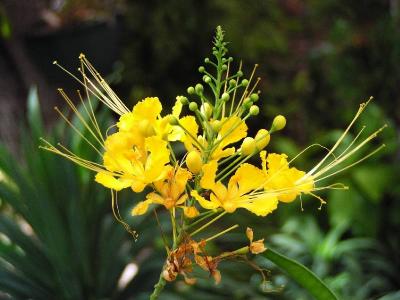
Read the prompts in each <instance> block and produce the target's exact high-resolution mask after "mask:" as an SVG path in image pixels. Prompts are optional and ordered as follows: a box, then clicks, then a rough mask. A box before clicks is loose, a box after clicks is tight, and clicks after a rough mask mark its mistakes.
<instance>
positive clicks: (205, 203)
mask: <svg viewBox="0 0 400 300" xmlns="http://www.w3.org/2000/svg"><path fill="white" fill-rule="evenodd" d="M190 195H191V196H192V197H193V198H195V199H196V200H197V201H198V202H199V204H200V205H201V206H202V207H203V208H205V209H215V208H218V207H219V205H218V204H217V203H215V202H211V201H209V200H206V199H204V198H203V197H202V196H200V195H199V193H198V192H197V191H195V190H193V191H192V192H191V193H190Z"/></svg>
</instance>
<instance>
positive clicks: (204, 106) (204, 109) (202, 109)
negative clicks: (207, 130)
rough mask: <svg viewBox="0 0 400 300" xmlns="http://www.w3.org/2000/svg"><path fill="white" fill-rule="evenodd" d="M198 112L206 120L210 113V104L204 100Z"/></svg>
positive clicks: (211, 110)
mask: <svg viewBox="0 0 400 300" xmlns="http://www.w3.org/2000/svg"><path fill="white" fill-rule="evenodd" d="M200 112H201V113H202V115H203V116H204V117H205V118H206V119H207V120H208V119H209V118H210V117H211V115H212V112H213V109H212V107H211V105H210V104H208V103H207V102H206V103H204V104H202V105H201V107H200Z"/></svg>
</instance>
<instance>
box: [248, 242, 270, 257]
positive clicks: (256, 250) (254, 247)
mask: <svg viewBox="0 0 400 300" xmlns="http://www.w3.org/2000/svg"><path fill="white" fill-rule="evenodd" d="M265 250H267V248H266V247H265V245H264V239H262V240H258V241H255V242H252V243H250V252H251V253H253V254H260V253H263V252H264V251H265Z"/></svg>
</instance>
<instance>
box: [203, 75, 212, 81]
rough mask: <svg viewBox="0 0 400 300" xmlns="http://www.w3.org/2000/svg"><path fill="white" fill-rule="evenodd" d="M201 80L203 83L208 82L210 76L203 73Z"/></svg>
mask: <svg viewBox="0 0 400 300" xmlns="http://www.w3.org/2000/svg"><path fill="white" fill-rule="evenodd" d="M203 81H204V82H205V83H210V82H211V78H210V76H207V75H204V76H203Z"/></svg>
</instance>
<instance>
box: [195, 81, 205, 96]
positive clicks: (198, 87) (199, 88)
mask: <svg viewBox="0 0 400 300" xmlns="http://www.w3.org/2000/svg"><path fill="white" fill-rule="evenodd" d="M194 89H195V91H196V93H197V94H202V93H203V90H204V88H203V85H202V84H201V83H198V84H196V86H195V87H194Z"/></svg>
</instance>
